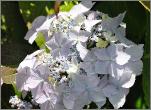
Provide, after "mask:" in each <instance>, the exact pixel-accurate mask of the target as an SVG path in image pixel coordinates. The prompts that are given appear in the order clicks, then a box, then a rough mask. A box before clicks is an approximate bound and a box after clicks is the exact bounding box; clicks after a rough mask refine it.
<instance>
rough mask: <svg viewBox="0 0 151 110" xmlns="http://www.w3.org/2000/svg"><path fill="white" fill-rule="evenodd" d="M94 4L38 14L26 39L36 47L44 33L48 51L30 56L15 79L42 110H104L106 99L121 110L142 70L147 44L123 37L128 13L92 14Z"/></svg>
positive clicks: (19, 86)
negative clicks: (92, 109)
mask: <svg viewBox="0 0 151 110" xmlns="http://www.w3.org/2000/svg"><path fill="white" fill-rule="evenodd" d="M94 4H95V3H92V2H91V1H82V2H81V3H79V4H78V5H75V6H74V7H73V8H72V9H71V10H70V11H69V12H59V13H58V17H56V16H55V15H51V16H47V17H45V16H40V17H38V18H36V19H35V20H34V21H33V23H32V28H31V29H30V30H29V31H28V32H27V34H26V36H25V39H26V40H28V41H29V43H30V44H32V43H33V42H34V40H35V39H36V38H37V36H38V33H42V34H43V37H44V38H45V41H46V42H45V44H44V45H45V46H46V47H47V49H49V50H50V51H46V50H45V49H40V50H37V51H36V52H34V53H32V54H30V55H27V56H26V58H25V59H24V60H23V61H22V62H21V63H20V65H19V67H18V69H17V76H16V82H17V87H18V89H19V90H21V91H31V93H32V97H33V99H34V100H35V101H36V103H38V104H39V105H40V108H41V109H42V110H59V109H73V110H80V109H82V108H83V107H84V106H85V105H88V104H90V103H91V102H94V103H95V104H96V105H97V106H98V108H101V107H102V106H103V105H104V104H105V103H106V100H107V98H108V99H109V101H110V103H111V104H112V105H113V107H114V108H115V109H118V108H120V107H122V106H123V105H124V103H125V101H126V96H127V94H128V92H129V88H130V87H132V86H133V85H134V82H135V78H136V76H138V75H140V74H141V72H142V67H143V63H142V61H141V57H142V56H143V44H139V45H137V44H135V43H134V42H132V41H130V40H128V39H127V38H126V37H125V29H126V24H125V23H123V22H122V20H123V18H124V15H125V12H124V13H122V14H119V15H118V16H117V17H114V18H111V17H109V16H108V15H107V14H104V13H102V12H99V11H90V9H91V8H92V7H93V5H94Z"/></svg>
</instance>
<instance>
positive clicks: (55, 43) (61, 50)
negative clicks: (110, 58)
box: [46, 32, 73, 58]
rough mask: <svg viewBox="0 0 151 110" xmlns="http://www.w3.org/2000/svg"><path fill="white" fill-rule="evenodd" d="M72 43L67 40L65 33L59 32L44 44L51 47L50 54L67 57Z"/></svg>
mask: <svg viewBox="0 0 151 110" xmlns="http://www.w3.org/2000/svg"><path fill="white" fill-rule="evenodd" d="M72 43H73V42H72V41H71V40H68V38H67V35H66V34H64V33H61V32H59V33H56V34H54V36H53V38H52V39H51V40H49V41H48V42H47V43H46V44H47V46H48V48H50V49H51V54H52V56H53V57H54V58H56V57H59V56H64V57H67V56H68V54H69V53H70V48H71V46H72Z"/></svg>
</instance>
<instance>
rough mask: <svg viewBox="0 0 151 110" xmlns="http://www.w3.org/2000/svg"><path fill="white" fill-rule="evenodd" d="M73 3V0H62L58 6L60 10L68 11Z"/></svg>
mask: <svg viewBox="0 0 151 110" xmlns="http://www.w3.org/2000/svg"><path fill="white" fill-rule="evenodd" d="M74 5H75V2H73V1H64V4H62V5H61V6H60V11H70V10H71V8H72V7H73V6H74Z"/></svg>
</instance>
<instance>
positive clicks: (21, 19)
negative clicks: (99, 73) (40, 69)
mask: <svg viewBox="0 0 151 110" xmlns="http://www.w3.org/2000/svg"><path fill="white" fill-rule="evenodd" d="M75 4H77V1H74V2H67V1H66V2H62V4H61V6H60V10H61V11H69V10H70V9H71V7H72V6H74V5H75ZM53 7H54V2H53V1H28V2H27V1H26V2H25V1H19V2H17V1H14V2H10V1H2V2H1V63H2V65H4V66H7V67H9V68H16V67H17V66H18V65H19V63H20V62H21V61H22V60H23V59H24V58H25V56H26V55H27V54H30V53H32V52H33V51H34V50H36V49H38V47H37V45H36V43H34V44H33V45H30V44H28V42H27V41H25V40H24V36H25V34H26V33H27V31H28V29H30V27H31V23H32V21H33V20H34V19H35V18H36V17H38V16H41V15H45V16H46V15H50V14H53V13H54V10H53ZM149 9H150V6H149V2H145V3H141V2H139V1H129V2H128V1H100V2H97V3H96V4H95V5H94V7H93V8H92V10H99V11H101V12H103V13H107V14H108V15H109V16H111V17H114V16H117V15H118V14H119V13H122V12H124V11H126V16H125V18H124V22H125V23H126V24H127V29H126V36H127V38H128V39H130V40H132V41H133V42H135V43H136V44H141V43H142V44H144V56H143V58H142V60H143V63H144V67H143V72H142V75H140V76H138V77H137V78H136V82H135V84H134V86H133V87H132V88H131V89H130V93H129V94H128V96H127V99H126V103H125V105H124V106H123V107H122V108H125V109H130V108H132V109H147V108H150V106H149V105H150V11H149ZM2 74H4V75H5V74H6V73H5V72H4V73H2ZM7 74H9V73H7ZM7 74H6V75H7ZM11 74H12V73H11ZM1 92H2V94H1V96H2V99H1V102H2V104H1V106H2V108H5V109H6V108H10V105H9V103H8V100H9V98H10V96H12V95H14V94H15V93H16V89H15V88H14V86H13V85H11V84H3V85H2V87H1ZM95 107H96V106H95V105H94V104H93V103H92V104H91V106H90V108H93V109H95ZM103 108H113V107H112V105H111V104H110V103H109V102H107V103H106V105H105V106H104V107H103Z"/></svg>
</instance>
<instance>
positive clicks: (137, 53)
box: [125, 44, 144, 61]
mask: <svg viewBox="0 0 151 110" xmlns="http://www.w3.org/2000/svg"><path fill="white" fill-rule="evenodd" d="M143 46H144V44H139V45H132V46H131V47H130V48H127V49H126V50H125V52H126V53H127V54H129V55H130V56H131V59H130V60H132V61H136V60H139V59H141V57H142V56H143Z"/></svg>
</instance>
